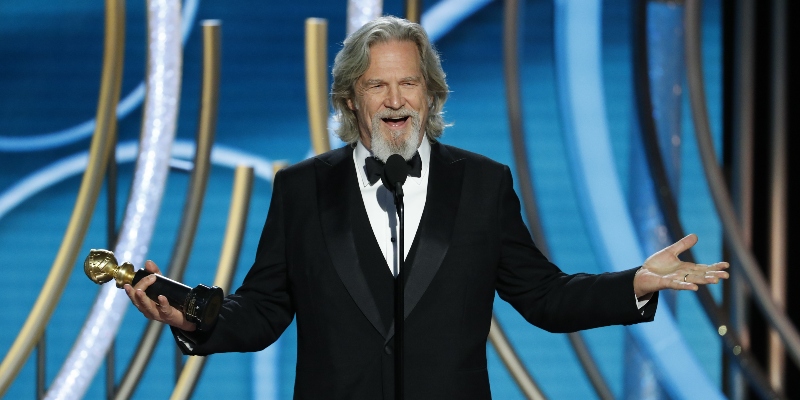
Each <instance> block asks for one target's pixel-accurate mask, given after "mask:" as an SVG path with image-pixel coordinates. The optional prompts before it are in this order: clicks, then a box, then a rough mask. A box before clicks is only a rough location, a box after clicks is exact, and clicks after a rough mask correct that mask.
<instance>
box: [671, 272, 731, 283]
mask: <svg viewBox="0 0 800 400" xmlns="http://www.w3.org/2000/svg"><path fill="white" fill-rule="evenodd" d="M728 277H730V274H728V272H727V271H701V272H700V273H697V272H690V273H685V274H684V275H683V278H682V279H681V281H683V282H686V283H694V284H698V285H706V284H714V283H719V280H720V279H728Z"/></svg>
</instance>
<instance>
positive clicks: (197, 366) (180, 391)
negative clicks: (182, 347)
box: [170, 166, 253, 400]
mask: <svg viewBox="0 0 800 400" xmlns="http://www.w3.org/2000/svg"><path fill="white" fill-rule="evenodd" d="M252 189H253V168H252V167H246V166H238V167H236V172H235V175H234V183H233V196H232V198H231V207H230V210H229V212H228V226H227V227H226V228H225V239H224V242H223V243H222V252H221V254H220V256H219V264H218V266H217V276H216V277H214V286H219V287H221V288H222V290H223V291H224V292H226V293H227V292H228V291H229V290H230V287H231V281H232V280H233V274H234V272H236V262H237V260H238V258H239V252H240V251H241V248H242V236H243V235H244V228H245V223H246V222H247V211H248V207H249V206H250V193H251V192H252ZM205 362H206V357H203V356H190V357H189V360H188V361H186V365H184V367H183V370H182V371H181V376H180V378H178V383H177V384H175V389H174V390H173V391H172V396H170V399H171V400H178V399H188V398H189V397H191V395H192V392H193V391H194V387H195V385H196V384H197V380H198V379H199V378H200V373H201V372H203V366H204V365H205Z"/></svg>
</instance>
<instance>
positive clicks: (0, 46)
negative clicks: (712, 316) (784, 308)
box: [0, 0, 721, 399]
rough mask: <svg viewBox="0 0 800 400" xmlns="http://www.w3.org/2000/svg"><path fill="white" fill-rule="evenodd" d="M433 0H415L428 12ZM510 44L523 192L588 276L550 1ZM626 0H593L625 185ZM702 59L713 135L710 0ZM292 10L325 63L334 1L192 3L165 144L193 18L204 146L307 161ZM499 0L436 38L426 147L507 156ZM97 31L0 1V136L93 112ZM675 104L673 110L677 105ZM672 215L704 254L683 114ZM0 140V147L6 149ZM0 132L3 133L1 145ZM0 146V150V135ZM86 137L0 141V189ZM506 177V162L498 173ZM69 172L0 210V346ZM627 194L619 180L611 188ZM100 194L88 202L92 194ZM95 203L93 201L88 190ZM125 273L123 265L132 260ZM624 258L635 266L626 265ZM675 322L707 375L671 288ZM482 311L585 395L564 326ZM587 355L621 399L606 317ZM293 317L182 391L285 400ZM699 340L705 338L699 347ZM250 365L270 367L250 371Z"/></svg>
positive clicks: (23, 390) (51, 246)
mask: <svg viewBox="0 0 800 400" xmlns="http://www.w3.org/2000/svg"><path fill="white" fill-rule="evenodd" d="M385 3H386V4H385V5H384V11H385V13H387V14H394V15H401V14H402V12H403V2H402V1H385ZM435 3H436V2H435V1H426V2H424V6H425V8H426V9H427V8H430V7H431V6H432V5H434V4H435ZM523 3H524V15H523V16H522V21H523V22H524V29H523V32H522V37H523V40H524V45H523V46H522V57H521V61H522V82H523V87H522V88H521V89H522V94H523V100H524V108H523V111H524V122H525V126H526V129H527V132H526V134H527V140H528V149H527V150H528V153H529V157H530V159H531V163H532V166H531V168H532V173H533V176H534V180H535V185H536V186H535V187H536V190H537V192H538V194H539V195H540V199H539V200H540V203H539V207H540V211H541V213H542V219H543V224H544V229H545V232H546V234H547V237H548V240H549V244H550V246H551V251H552V256H553V258H554V259H555V261H556V262H557V263H558V264H559V265H560V266H561V267H562V268H563V269H564V270H566V271H568V272H578V271H585V272H600V271H602V270H603V269H602V268H601V266H600V265H598V261H597V260H596V258H595V255H594V254H593V251H592V248H591V245H590V242H589V239H588V237H587V232H586V228H585V224H584V221H582V219H581V213H580V211H579V209H578V203H577V200H576V196H575V189H574V188H573V187H572V181H571V180H570V177H569V174H570V166H569V165H568V160H567V157H566V154H565V148H564V147H565V144H564V138H563V136H562V135H563V132H562V128H561V122H560V120H559V119H560V114H559V110H558V101H557V98H556V93H557V92H556V87H555V84H556V83H555V82H556V80H555V71H554V54H553V24H554V22H553V21H554V20H553V12H554V6H553V4H552V2H550V1H542V0H536V1H533V0H530V1H524V2H523ZM629 3H630V2H629V1H626V0H608V1H605V2H604V3H603V17H602V23H603V37H602V41H603V50H602V57H603V59H602V61H603V82H604V85H605V100H606V103H607V104H606V108H607V114H608V115H607V118H608V121H609V126H610V131H611V135H612V143H613V146H614V149H613V150H614V155H615V158H616V160H617V163H616V165H617V167H618V170H617V172H618V173H619V176H620V181H621V182H628V180H629V178H628V173H629V171H628V168H629V162H628V159H629V155H628V152H629V147H630V142H631V138H630V135H631V126H630V124H631V121H633V118H632V115H633V109H632V88H631V76H632V74H631V70H630V45H631V40H630V22H629V21H630V5H629ZM705 3H706V6H705V13H704V23H705V26H706V29H705V31H704V33H705V37H704V40H705V42H706V45H705V49H706V50H705V57H706V63H705V69H706V74H707V75H706V76H707V84H708V85H709V86H708V90H709V101H710V103H709V106H710V110H711V116H712V122H713V124H714V125H713V126H712V128H714V130H715V131H716V132H719V121H720V101H719V99H720V87H719V80H720V76H721V73H720V58H721V55H720V38H719V36H720V32H719V31H720V27H719V1H718V0H717V1H708V2H705ZM126 7H127V28H126V29H127V30H126V49H125V67H124V81H123V85H122V87H123V89H122V95H123V97H125V96H126V95H128V94H129V93H130V92H131V91H132V90H133V89H134V88H136V87H137V85H139V83H140V82H141V81H142V78H143V73H144V67H145V42H144V40H145V14H144V2H143V1H131V2H129V3H128V4H127V6H126ZM307 17H321V18H326V19H327V20H328V23H329V31H328V37H329V41H330V43H329V45H328V54H329V65H330V64H332V61H333V56H334V55H335V54H336V52H337V51H338V49H339V47H340V44H341V41H342V39H343V38H344V34H345V26H344V24H345V17H346V2H345V1H320V0H295V1H291V2H262V1H252V0H251V1H242V2H214V1H203V0H201V1H200V2H199V8H198V12H197V17H196V20H195V21H193V22H192V24H193V28H192V31H191V34H190V35H189V38H188V41H187V42H186V45H185V54H184V73H183V86H182V99H181V104H180V120H179V124H178V135H177V136H178V138H179V140H184V141H186V140H192V139H193V138H194V133H195V129H196V126H197V123H196V121H197V112H198V97H199V92H200V86H199V84H200V60H201V35H200V28H199V22H200V20H202V19H220V20H221V21H222V43H223V44H222V49H223V50H222V54H223V56H222V80H221V93H220V108H219V123H218V128H217V139H216V142H217V143H218V144H219V145H223V146H226V147H228V148H232V149H235V150H237V151H239V152H240V154H241V155H242V156H241V157H242V158H243V156H244V155H252V156H255V157H260V158H261V159H263V160H264V161H266V162H270V161H273V160H286V161H288V162H289V163H295V162H298V161H300V160H302V159H304V158H306V157H308V155H309V152H310V141H309V134H308V123H307V117H306V99H305V83H304V82H305V81H304V61H303V30H304V20H305V18H307ZM501 38H502V2H500V1H493V2H490V3H489V4H488V5H487V6H485V7H483V8H482V9H480V10H478V11H477V12H476V13H475V14H473V15H472V16H470V17H469V18H467V19H466V20H465V21H463V22H462V23H461V24H459V25H458V26H456V27H455V28H454V29H453V30H451V31H450V32H449V33H448V34H446V35H445V36H444V37H442V38H441V39H440V40H439V41H438V43H437V46H438V48H439V50H440V51H441V53H442V60H443V63H444V68H445V71H447V73H448V80H449V84H450V87H451V90H452V94H451V98H450V100H449V102H448V103H447V106H446V108H445V110H446V114H445V118H446V120H447V121H449V122H452V123H453V126H452V127H450V128H448V129H447V131H446V133H445V135H444V137H443V139H442V141H443V142H445V143H448V144H453V145H456V146H460V147H464V148H466V149H469V150H472V151H476V152H479V153H482V154H484V155H487V156H489V157H491V158H493V159H495V160H498V161H500V162H503V163H506V164H509V165H511V164H513V160H512V156H511V144H510V140H509V128H508V120H507V114H506V104H505V93H504V88H503V75H502V74H503V68H502V48H501ZM102 39H103V3H102V2H101V1H96V0H94V1H89V0H71V1H68V2H54V1H48V0H26V1H24V2H10V1H5V2H2V3H0V95H1V96H0V137H2V139H3V140H6V139H19V140H23V141H24V140H27V139H33V138H36V137H41V139H42V140H43V141H44V142H47V140H48V138H49V137H50V136H48V134H49V133H53V132H61V131H64V130H67V129H70V128H72V127H75V126H77V125H79V124H81V123H84V122H86V121H87V120H90V119H92V118H93V117H94V115H95V107H96V104H97V95H98V90H99V80H100V67H101V59H102ZM686 114H687V113H686V112H685V113H684V115H686ZM140 124H141V108H140V107H135V108H134V109H133V110H132V111H131V112H130V113H129V114H128V115H127V116H125V117H124V118H123V119H122V120H121V121H120V123H119V138H120V141H121V142H126V143H130V142H133V141H135V140H136V139H137V138H138V135H139V130H140ZM683 126H684V131H683V137H684V140H683V143H682V144H683V147H682V156H681V159H682V170H681V177H682V180H681V189H680V193H681V196H682V197H681V212H682V217H683V222H684V224H685V225H686V227H687V230H688V231H692V232H696V233H698V234H699V235H700V237H701V243H700V244H699V245H698V251H697V254H698V256H699V259H700V261H701V262H708V261H711V260H715V259H717V258H718V257H719V248H720V234H719V224H718V222H717V221H716V220H715V218H714V216H713V207H712V205H711V202H710V200H709V197H708V194H707V190H706V187H705V183H704V179H703V177H702V173H701V170H700V165H699V160H698V158H697V154H696V150H695V146H694V141H693V134H692V132H691V125H690V124H688V123H684V125H683ZM6 142H7V141H3V142H2V143H6ZM12 142H13V140H12ZM2 143H0V144H2ZM88 144H89V140H88V138H83V139H79V140H77V141H73V142H68V143H64V144H59V145H57V146H55V147H51V148H44V149H38V150H30V149H16V150H14V149H11V148H3V149H1V150H0V159H2V162H1V163H0V170H2V173H1V174H0V196H10V195H12V194H14V193H15V190H17V189H16V188H17V187H18V186H16V185H18V184H20V182H23V181H24V180H25V179H26V178H28V177H30V176H33V175H35V174H36V173H37V172H38V171H42V170H43V169H45V168H47V167H48V166H51V165H53V164H54V163H56V162H59V161H61V160H64V159H66V158H68V157H71V156H73V155H76V154H79V153H82V152H85V151H87V149H88ZM132 169H133V165H132V164H131V163H130V162H127V163H123V164H121V165H120V171H119V182H120V183H119V195H118V200H117V201H118V204H119V207H118V213H119V214H120V215H118V218H120V217H121V211H122V209H123V205H124V204H125V201H126V198H127V191H128V185H129V182H130V180H131V172H132ZM512 170H513V169H512ZM232 175H233V172H232V170H231V169H230V168H227V167H224V166H216V167H215V168H214V169H213V171H212V173H211V177H210V182H209V188H208V191H207V197H206V200H205V207H204V210H203V213H202V216H201V220H200V227H199V234H198V237H197V241H196V243H195V245H194V250H193V252H192V256H191V259H190V261H189V268H188V272H187V274H186V277H185V279H184V280H185V282H186V283H187V284H189V285H191V286H194V285H196V284H198V283H210V282H211V281H212V280H213V275H214V271H215V268H216V264H217V260H218V257H219V251H220V247H221V242H222V234H223V230H224V226H225V222H226V221H225V220H226V217H227V209H228V205H229V202H230V190H231V185H232V179H231V178H232ZM79 183H80V175H71V176H68V177H64V178H53V179H52V181H51V182H50V184H48V185H47V187H46V188H44V189H43V190H41V191H38V192H36V193H35V194H33V195H32V196H30V197H28V198H25V199H24V201H21V202H19V204H18V205H15V206H14V207H13V208H10V209H9V210H8V211H7V212H6V213H2V214H0V263H1V264H2V265H3V270H4V274H3V279H2V283H0V304H2V310H3V312H2V315H3V318H2V322H0V324H2V325H0V326H2V329H0V354H5V353H6V352H7V351H8V349H9V348H10V346H11V344H12V342H13V341H14V339H15V337H16V335H17V334H18V332H19V330H20V328H21V326H22V324H23V322H24V321H25V318H26V317H27V315H28V313H29V312H30V311H31V308H32V305H33V303H34V301H35V299H36V297H37V296H38V294H39V290H40V289H41V286H42V284H43V282H44V280H45V277H46V276H47V273H48V271H49V269H50V266H51V265H52V262H53V260H54V258H55V254H56V252H57V250H58V247H59V245H60V243H61V239H62V237H63V235H64V232H65V227H66V225H67V223H68V219H69V216H70V213H71V210H72V206H73V204H74V202H75V198H76V193H77V188H78V186H79ZM187 183H188V176H187V175H186V174H184V173H181V172H172V173H171V175H170V177H169V182H168V189H167V191H166V194H165V198H164V203H163V206H162V209H161V212H160V217H159V220H158V221H159V222H158V225H157V228H156V233H155V236H154V238H153V242H152V245H151V247H150V252H149V255H148V258H150V259H153V260H155V261H156V262H157V263H160V264H161V266H162V268H165V267H166V265H167V263H168V258H169V255H170V253H171V249H172V246H173V245H174V243H175V242H176V234H177V232H176V230H177V225H178V222H179V219H180V215H181V210H182V207H183V201H184V195H185V192H186V189H187ZM625 189H626V190H627V188H625ZM101 196H105V193H103V194H102V195H101ZM270 196H271V185H270V182H269V181H268V180H264V179H260V180H258V181H257V183H256V185H255V188H254V192H253V198H252V202H251V206H250V214H249V219H248V223H247V231H246V232H247V233H246V237H245V241H244V246H243V249H242V253H241V256H240V259H239V260H240V262H239V269H238V271H237V273H236V278H235V280H234V286H237V285H238V284H239V283H241V280H242V279H243V277H244V275H245V273H246V272H247V269H248V268H249V266H250V263H251V262H252V259H253V255H254V253H255V247H256V244H257V241H258V237H259V233H260V231H261V228H262V224H263V221H264V218H265V216H266V213H267V209H268V207H269V201H270ZM103 198H104V197H102V198H101V199H103ZM105 213H106V203H105V200H101V201H100V202H99V204H98V207H97V209H96V212H95V217H94V218H93V220H92V224H91V227H90V230H89V234H88V236H87V237H86V240H85V241H84V244H83V249H82V250H81V253H80V254H81V259H80V260H79V261H78V263H76V268H75V270H74V272H73V274H72V276H71V278H70V279H69V281H67V282H64V285H65V286H66V290H65V292H64V296H63V299H62V301H61V303H60V304H59V306H58V308H57V309H56V311H55V313H54V316H53V318H52V320H51V322H50V324H49V326H48V329H47V331H46V338H47V364H46V374H47V379H48V382H49V381H51V380H52V379H53V378H54V377H55V375H56V373H57V372H58V370H59V368H60V366H61V363H62V362H63V361H64V359H65V357H66V355H67V354H68V352H69V350H70V347H71V345H72V343H73V341H74V339H75V337H76V336H77V334H78V331H79V329H80V326H81V325H82V323H83V321H84V319H85V316H86V315H87V312H88V310H89V308H90V306H91V304H92V302H93V301H94V298H95V295H96V293H97V291H98V287H97V286H96V285H94V284H93V283H91V282H90V281H89V280H88V279H87V278H86V277H85V276H84V274H83V271H82V268H81V267H80V265H81V263H82V256H83V255H85V254H87V253H88V251H89V249H91V248H107V247H112V246H110V245H109V244H108V243H107V241H106V237H105V223H106V218H105ZM137 267H140V266H137ZM631 267H635V265H631ZM677 309H678V311H677V314H678V320H679V321H680V325H681V330H682V332H683V334H684V335H685V340H686V341H687V342H688V343H689V345H690V347H691V348H692V349H693V351H694V353H695V355H696V357H697V359H698V360H700V362H701V364H702V365H703V367H704V368H705V370H706V372H707V374H708V376H709V377H710V378H711V379H713V380H714V381H715V382H719V380H720V358H719V357H720V354H719V351H718V348H717V346H716V343H717V342H715V340H716V339H715V338H714V331H713V328H712V327H710V326H709V324H708V322H707V321H706V320H705V318H704V317H703V315H702V312H701V311H700V309H699V307H698V305H697V302H696V300H695V298H694V297H693V296H692V295H691V294H690V293H682V294H680V295H679V296H678V307H677ZM495 310H496V313H497V315H498V317H499V319H500V321H501V322H502V323H503V325H504V327H505V328H506V330H507V333H508V334H509V336H510V339H511V341H512V342H513V344H514V345H515V346H516V348H517V349H518V351H519V353H520V354H521V355H522V357H523V358H524V360H525V363H526V365H527V367H528V369H529V370H530V371H531V372H532V374H533V375H534V377H535V378H536V380H537V381H538V382H539V383H540V384H541V386H542V388H543V390H544V391H545V393H546V394H547V395H548V396H549V397H550V398H554V399H576V398H592V397H593V396H594V392H593V390H592V389H591V386H590V384H589V382H588V380H587V379H586V377H585V376H584V374H583V372H582V370H581V369H580V366H579V364H578V362H577V360H576V357H575V356H574V354H573V352H572V350H571V348H570V346H569V344H568V341H567V338H566V336H564V335H554V334H549V333H546V332H544V331H542V330H540V329H538V328H535V327H532V326H530V325H528V324H527V323H526V322H525V321H524V320H523V319H522V318H521V317H520V316H519V315H517V314H516V313H515V312H514V311H513V309H511V307H509V306H508V305H507V304H506V303H504V302H502V301H501V300H499V299H498V301H497V302H496V307H495ZM143 327H144V319H143V318H142V317H141V315H139V314H138V313H136V312H135V310H133V311H129V312H128V313H127V314H126V316H125V319H124V321H123V325H122V328H121V329H120V332H119V336H118V339H117V342H116V352H117V354H116V365H115V371H116V375H117V379H120V375H121V374H122V372H123V371H124V370H125V368H126V366H127V362H128V360H129V359H130V357H131V354H132V352H133V351H134V346H135V344H136V343H137V341H138V338H139V336H140V334H141V332H142V330H143ZM586 338H587V340H588V342H589V344H590V346H591V349H592V352H593V354H594V356H595V357H596V358H597V360H598V361H599V362H600V367H601V370H602V372H603V374H604V376H605V377H606V379H607V380H608V381H609V383H610V385H611V388H612V390H613V391H614V393H615V394H616V395H617V396H621V395H622V393H623V377H624V374H623V370H624V368H625V365H624V344H625V341H624V340H623V328H620V327H610V328H602V329H596V330H592V331H590V332H587V333H586ZM295 341H296V334H295V330H294V326H292V327H290V328H289V329H288V330H287V332H286V333H285V334H284V337H282V338H281V340H280V341H279V342H278V343H277V344H276V345H274V346H273V348H272V349H271V350H268V351H269V352H270V353H268V354H266V355H261V356H254V355H252V354H221V355H214V356H212V357H210V360H209V362H208V363H207V365H206V369H205V371H204V373H203V377H202V378H201V380H200V383H199V385H198V387H197V389H196V393H197V395H196V396H195V397H196V398H251V397H258V396H262V395H263V396H264V397H265V398H275V399H289V398H291V394H292V385H293V380H294V361H295V348H296V343H295ZM709 343H711V345H709ZM487 348H488V352H489V363H490V366H489V367H490V377H491V385H492V393H493V395H494V397H495V398H497V399H519V398H522V395H521V394H520V392H519V390H518V389H517V388H516V386H515V384H514V383H513V381H512V380H511V378H510V376H509V375H508V373H507V372H506V370H505V369H504V368H503V366H502V363H501V362H500V361H499V359H498V357H497V356H496V354H495V353H494V351H493V349H492V348H491V346H488V345H487ZM173 351H174V344H173V343H172V339H171V337H170V335H168V334H167V333H165V334H164V335H163V337H162V341H161V343H160V344H159V347H158V349H157V352H156V353H155V355H154V358H153V360H152V361H151V364H150V366H149V367H148V369H147V372H146V373H145V375H144V378H143V379H144V381H143V382H142V384H141V385H140V387H139V389H138V390H137V392H136V394H135V397H136V398H142V399H144V398H165V397H167V396H168V395H169V393H170V392H171V389H172V386H173V383H174V379H175V376H174V371H173V368H172V357H173ZM33 360H34V357H31V359H30V360H29V361H28V362H27V364H26V365H25V367H24V369H23V370H22V372H21V373H20V374H19V377H18V379H17V380H16V381H15V383H14V384H13V386H12V387H11V389H10V390H9V392H8V393H7V396H8V397H7V398H9V399H11V398H14V399H18V398H19V399H24V398H33V397H34V389H35V388H34V379H35V374H34V362H33ZM259 363H269V365H263V364H259ZM103 375H104V374H103V373H102V371H101V373H99V374H98V376H97V377H96V378H95V380H94V382H93V384H92V386H91V388H90V390H89V392H88V394H87V398H102V397H104V386H105V382H104V378H103Z"/></svg>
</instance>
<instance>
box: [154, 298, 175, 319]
mask: <svg viewBox="0 0 800 400" xmlns="http://www.w3.org/2000/svg"><path fill="white" fill-rule="evenodd" d="M156 309H157V310H158V313H159V314H160V315H161V317H162V318H163V319H164V320H166V319H168V318H169V317H171V316H172V311H173V310H174V308H173V307H172V306H171V305H170V304H169V300H167V298H166V297H164V296H163V295H161V296H158V303H156Z"/></svg>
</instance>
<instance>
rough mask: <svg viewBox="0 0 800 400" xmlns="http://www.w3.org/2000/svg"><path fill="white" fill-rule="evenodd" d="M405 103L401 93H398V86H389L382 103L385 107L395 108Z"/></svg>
mask: <svg viewBox="0 0 800 400" xmlns="http://www.w3.org/2000/svg"><path fill="white" fill-rule="evenodd" d="M405 104H406V101H405V98H404V97H403V95H402V93H400V88H399V87H397V86H394V85H392V86H390V87H389V90H388V92H387V93H386V99H385V100H384V102H383V105H384V106H386V108H391V109H393V110H397V109H400V108H402V107H403V106H404V105H405Z"/></svg>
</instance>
